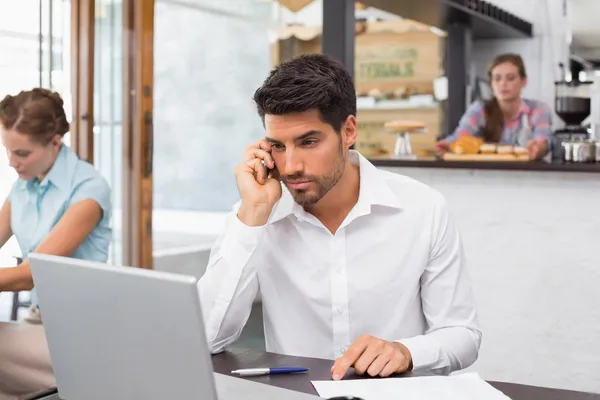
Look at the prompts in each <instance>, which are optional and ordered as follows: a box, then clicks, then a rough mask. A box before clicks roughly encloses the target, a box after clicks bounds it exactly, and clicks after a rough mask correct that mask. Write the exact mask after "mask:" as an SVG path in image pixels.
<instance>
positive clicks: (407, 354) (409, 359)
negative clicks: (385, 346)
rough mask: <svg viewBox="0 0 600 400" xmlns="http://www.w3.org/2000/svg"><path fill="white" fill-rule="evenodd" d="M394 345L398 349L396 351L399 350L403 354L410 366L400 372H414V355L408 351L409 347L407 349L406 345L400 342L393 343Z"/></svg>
mask: <svg viewBox="0 0 600 400" xmlns="http://www.w3.org/2000/svg"><path fill="white" fill-rule="evenodd" d="M392 344H393V345H394V347H396V349H398V351H400V352H401V353H402V355H403V356H404V358H405V359H406V361H407V364H408V365H407V367H406V369H405V370H404V371H399V372H406V371H412V370H413V361H412V354H411V353H410V350H409V349H408V347H406V346H405V345H403V344H402V343H400V342H392Z"/></svg>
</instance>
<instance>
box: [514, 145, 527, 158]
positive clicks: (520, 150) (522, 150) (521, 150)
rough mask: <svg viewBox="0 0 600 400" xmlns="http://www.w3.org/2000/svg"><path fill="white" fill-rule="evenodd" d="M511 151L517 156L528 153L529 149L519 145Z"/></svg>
mask: <svg viewBox="0 0 600 400" xmlns="http://www.w3.org/2000/svg"><path fill="white" fill-rule="evenodd" d="M513 152H514V153H515V154H516V155H519V156H520V155H524V154H529V151H528V150H527V149H526V148H525V147H520V146H515V148H514V149H513Z"/></svg>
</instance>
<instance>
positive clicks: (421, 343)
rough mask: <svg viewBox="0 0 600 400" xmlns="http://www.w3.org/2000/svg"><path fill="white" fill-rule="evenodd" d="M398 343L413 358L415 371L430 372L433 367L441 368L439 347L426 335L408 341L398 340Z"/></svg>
mask: <svg viewBox="0 0 600 400" xmlns="http://www.w3.org/2000/svg"><path fill="white" fill-rule="evenodd" d="M396 342H398V343H400V344H403V345H404V346H405V347H406V348H407V349H408V351H410V355H411V358H412V364H413V369H412V370H413V371H415V372H418V371H425V370H430V369H432V368H433V367H436V369H437V368H438V367H439V361H440V360H439V357H438V351H437V346H436V345H435V343H432V342H431V338H428V337H427V336H425V335H420V336H414V337H411V338H407V339H401V340H396Z"/></svg>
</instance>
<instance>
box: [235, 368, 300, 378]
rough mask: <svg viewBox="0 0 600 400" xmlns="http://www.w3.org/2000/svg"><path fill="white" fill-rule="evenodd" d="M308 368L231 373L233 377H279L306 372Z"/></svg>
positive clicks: (242, 370)
mask: <svg viewBox="0 0 600 400" xmlns="http://www.w3.org/2000/svg"><path fill="white" fill-rule="evenodd" d="M306 371H308V368H300V367H283V368H248V369H236V370H235V371H231V373H232V374H233V375H239V376H260V375H279V374H295V373H297V372H306Z"/></svg>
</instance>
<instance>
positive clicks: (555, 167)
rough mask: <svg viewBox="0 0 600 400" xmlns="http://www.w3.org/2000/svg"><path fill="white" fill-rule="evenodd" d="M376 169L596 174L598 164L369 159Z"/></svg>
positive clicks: (599, 171) (598, 169)
mask: <svg viewBox="0 0 600 400" xmlns="http://www.w3.org/2000/svg"><path fill="white" fill-rule="evenodd" d="M370 161H371V162H372V163H373V164H374V165H376V166H378V167H385V168H390V167H398V168H405V167H409V168H410V167H413V168H448V169H473V170H479V169H481V170H506V171H542V172H544V171H551V172H597V173H600V163H593V164H592V163H590V164H584V163H564V162H545V161H532V162H499V161H443V160H439V159H435V158H431V159H418V160H390V159H371V160H370Z"/></svg>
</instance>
